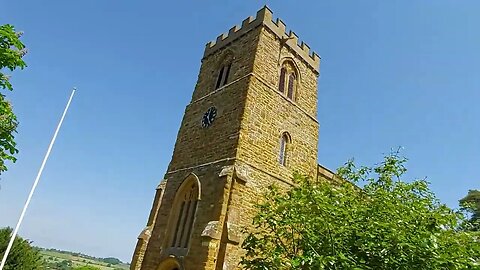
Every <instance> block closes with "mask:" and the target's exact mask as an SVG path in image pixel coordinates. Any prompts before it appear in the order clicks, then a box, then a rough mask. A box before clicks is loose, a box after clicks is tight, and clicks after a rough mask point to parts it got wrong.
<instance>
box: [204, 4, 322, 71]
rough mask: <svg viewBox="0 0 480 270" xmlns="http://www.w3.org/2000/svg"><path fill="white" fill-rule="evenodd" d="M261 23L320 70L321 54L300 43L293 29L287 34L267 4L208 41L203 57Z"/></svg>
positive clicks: (283, 24)
mask: <svg viewBox="0 0 480 270" xmlns="http://www.w3.org/2000/svg"><path fill="white" fill-rule="evenodd" d="M260 25H263V26H265V27H267V28H268V29H270V30H271V31H272V32H273V33H275V35H276V36H277V37H278V38H279V39H281V40H283V41H285V45H287V46H288V47H289V48H290V49H292V50H293V51H294V52H295V53H296V54H298V55H299V56H300V57H301V58H302V59H303V60H304V61H305V62H306V63H308V64H309V65H310V67H312V68H313V69H314V70H315V71H316V72H318V71H319V66H320V56H319V55H318V54H317V53H315V52H314V51H310V47H309V46H308V45H307V44H306V43H304V42H303V41H302V42H301V43H300V44H299V43H298V42H299V40H298V36H297V35H296V34H295V33H294V32H293V31H289V32H288V34H287V33H286V25H285V23H283V21H282V20H280V19H276V21H273V13H272V11H271V10H270V9H269V8H268V7H267V6H264V7H263V8H262V9H260V10H259V11H257V16H256V17H255V18H253V17H252V16H250V17H248V18H247V19H245V20H243V22H242V25H241V26H238V25H235V26H234V27H232V28H230V30H229V31H228V33H223V34H221V35H220V36H218V37H217V39H216V40H215V41H210V42H208V43H207V45H206V47H205V52H204V54H203V57H204V58H205V57H207V56H209V55H211V54H213V53H214V52H216V51H217V50H219V49H221V48H223V47H225V46H226V45H228V44H230V43H231V42H232V41H234V40H236V39H238V38H239V37H241V36H243V35H244V34H246V33H248V32H249V31H250V30H252V29H255V28H257V27H258V26H260Z"/></svg>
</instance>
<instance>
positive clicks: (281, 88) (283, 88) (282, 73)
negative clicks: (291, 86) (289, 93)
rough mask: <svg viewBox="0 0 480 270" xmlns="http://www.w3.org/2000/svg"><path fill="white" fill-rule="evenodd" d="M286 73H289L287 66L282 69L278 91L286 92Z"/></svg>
mask: <svg viewBox="0 0 480 270" xmlns="http://www.w3.org/2000/svg"><path fill="white" fill-rule="evenodd" d="M285 73H287V69H286V68H282V69H281V70H280V81H279V82H278V91H280V92H282V93H283V92H285Z"/></svg>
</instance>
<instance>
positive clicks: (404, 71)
mask: <svg viewBox="0 0 480 270" xmlns="http://www.w3.org/2000/svg"><path fill="white" fill-rule="evenodd" d="M267 3H268V5H269V6H270V7H271V9H272V10H273V11H274V14H275V16H276V17H277V16H279V17H281V18H282V19H283V20H284V21H285V22H286V24H287V27H288V28H290V29H293V30H294V31H295V32H296V33H297V34H298V35H299V36H300V38H301V39H302V40H304V41H306V42H307V43H308V44H309V45H310V46H311V47H312V48H313V49H314V50H315V51H316V52H318V54H320V55H321V56H322V63H321V76H320V79H319V106H318V108H319V114H318V115H319V121H320V145H319V161H320V163H322V164H323V165H326V166H327V167H329V168H332V169H335V168H337V167H338V166H339V165H341V164H342V163H343V162H345V161H346V160H347V159H348V158H351V157H355V158H356V159H357V161H358V162H359V163H361V164H372V163H376V162H378V161H380V160H381V157H382V153H385V152H389V150H390V148H392V147H393V148H395V147H397V146H403V147H405V150H404V152H403V153H404V154H405V155H406V156H407V157H408V158H409V159H410V161H409V164H408V167H409V173H408V177H410V179H413V178H415V177H418V178H423V177H427V179H428V180H429V181H431V183H432V189H433V190H434V191H435V192H436V194H437V195H438V197H439V198H440V199H441V201H442V202H444V203H447V204H448V205H449V206H451V207H456V206H457V200H458V199H459V198H461V197H463V196H464V195H465V194H466V193H467V190H468V189H472V188H480V179H479V178H480V177H479V175H478V166H479V164H480V154H479V150H480V121H479V120H478V119H477V118H478V117H479V116H480V106H478V102H479V100H480V74H479V73H480V68H479V65H480V50H479V48H480V35H479V32H478V26H479V25H480V16H478V10H480V2H479V1H476V0H475V1H474V0H472V1H454V0H450V1H444V0H437V1H383V0H377V1H354V0H352V1H337V0H329V1H324V0H322V1H310V3H307V1H305V3H302V4H298V3H296V1H267ZM263 4H265V2H262V1H253V0H248V1H211V0H206V1H168V2H167V1H145V0H138V1H112V0H110V1H98V0H84V1H60V0H52V1H30V2H29V3H28V4H27V3H26V2H25V1H4V2H3V3H2V4H1V9H0V23H1V24H3V23H11V24H14V25H15V26H16V27H17V29H18V30H23V31H24V32H25V35H24V37H23V40H24V42H25V43H26V44H27V46H28V48H29V53H28V56H27V57H26V61H27V62H28V65H29V66H28V68H27V69H25V70H24V71H21V72H15V73H14V76H13V83H14V86H15V91H14V92H13V93H8V97H9V98H10V99H11V101H12V103H13V105H14V109H15V112H16V113H17V114H18V118H19V120H20V127H19V129H18V132H19V133H18V135H17V137H16V138H17V140H18V146H19V148H20V150H21V151H20V154H19V155H18V162H17V163H16V164H14V165H10V170H9V171H8V172H7V173H5V174H4V175H2V177H1V181H0V184H1V190H0V226H6V225H10V226H14V224H15V222H16V220H17V218H18V216H19V214H20V210H21V207H22V205H23V203H24V201H25V199H26V197H27V195H28V191H29V189H30V186H31V184H32V182H33V179H34V177H35V175H36V172H37V170H38V167H39V165H40V163H41V160H42V158H43V155H44V153H45V150H46V148H47V146H48V143H49V141H50V138H51V136H52V134H53V131H54V128H55V126H56V124H57V121H58V119H59V117H60V115H61V112H62V110H63V107H64V105H65V103H66V101H67V98H68V95H69V92H70V89H71V87H72V86H77V87H78V89H79V90H78V93H77V96H76V97H75V99H74V101H73V104H72V107H71V110H70V112H69V114H68V116H67V119H66V122H65V123H64V126H63V129H62V130H61V133H60V135H59V137H58V140H57V144H56V145H55V147H54V149H53V152H52V155H51V158H50V160H49V163H48V164H47V167H46V169H45V171H44V175H43V178H42V179H41V182H40V185H39V187H38V190H37V191H38V192H37V193H36V194H35V196H34V198H33V201H32V204H31V208H30V209H29V211H28V212H27V216H26V218H25V221H24V224H23V226H22V228H21V235H23V236H25V237H27V238H29V239H31V240H33V241H34V243H35V244H37V245H40V246H44V247H55V248H60V249H67V250H73V251H81V252H84V253H87V254H91V255H95V256H115V257H119V258H120V259H122V260H124V261H130V258H131V254H132V251H133V249H134V247H135V243H136V237H137V235H138V233H139V232H140V231H141V229H142V228H143V227H144V225H145V223H146V221H147V215H148V212H149V210H150V207H151V202H152V199H153V195H154V189H155V187H156V185H157V184H158V183H159V181H160V180H161V179H162V177H163V174H164V173H165V169H166V166H167V165H168V162H169V161H170V157H171V154H172V150H173V145H174V142H175V138H176V134H177V131H178V127H179V124H180V121H181V118H182V115H183V112H184V109H185V106H186V105H187V103H188V102H189V100H190V97H191V94H192V91H193V88H194V85H195V81H196V79H197V74H198V69H199V65H200V59H201V57H202V53H203V49H204V45H205V43H206V42H207V41H209V40H213V39H215V38H216V37H217V35H219V34H220V33H222V32H226V31H228V29H229V28H230V27H232V26H233V25H235V24H240V23H241V21H242V20H243V19H244V18H246V17H247V16H249V15H255V12H256V11H257V10H258V9H259V8H260V7H261V6H262V5H263Z"/></svg>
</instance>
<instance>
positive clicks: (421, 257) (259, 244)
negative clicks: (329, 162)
mask: <svg viewBox="0 0 480 270" xmlns="http://www.w3.org/2000/svg"><path fill="white" fill-rule="evenodd" d="M405 162H406V159H405V158H403V157H400V156H399V155H398V153H397V152H395V153H393V154H390V155H387V156H386V157H385V158H384V160H383V162H381V163H380V164H378V165H376V166H373V167H356V165H355V163H354V162H353V161H349V162H347V163H346V164H345V165H344V166H343V167H341V168H339V169H338V171H337V176H338V177H339V179H341V180H342V181H339V183H336V184H332V183H331V182H329V181H325V180H317V179H311V178H309V177H305V176H300V175H296V176H295V177H294V181H295V184H296V185H295V186H294V187H293V188H292V189H290V190H288V191H283V190H279V189H278V188H276V187H274V186H272V187H270V188H269V191H268V193H267V194H266V196H265V200H264V201H263V202H261V203H260V204H258V206H257V207H258V214H257V215H256V216H255V218H254V220H253V223H254V225H255V229H254V230H253V231H250V232H249V234H248V236H247V238H246V240H245V241H244V242H243V244H242V246H243V248H244V249H245V251H246V254H245V256H244V257H243V259H242V262H241V264H242V265H243V266H244V267H245V268H246V269H254V270H257V269H258V270H259V269H262V270H273V269H282V270H283V269H315V270H316V269H352V270H354V269H357V270H359V269H377V270H378V269H380V270H381V269H385V270H387V269H388V270H390V269H398V270H402V269H405V270H407V269H423V270H428V269H432V270H433V269H479V268H480V242H479V241H480V237H479V235H478V234H476V233H475V232H469V231H464V230H462V226H463V225H464V224H465V222H466V217H465V214H464V212H461V211H460V210H458V211H456V210H452V209H450V208H449V207H447V206H446V205H444V204H441V203H440V202H439V201H438V199H437V198H436V197H435V195H434V194H433V193H432V192H431V191H430V189H429V186H428V183H427V182H426V181H425V180H415V181H411V182H405V181H402V176H403V175H404V173H405V171H406V167H405ZM352 183H353V184H352ZM354 184H356V185H359V186H362V185H363V187H362V188H361V189H360V188H358V187H357V186H356V185H354Z"/></svg>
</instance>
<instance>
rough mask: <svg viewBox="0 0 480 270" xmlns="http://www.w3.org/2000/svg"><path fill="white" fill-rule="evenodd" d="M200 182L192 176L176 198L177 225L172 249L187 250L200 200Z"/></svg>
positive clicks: (183, 184) (186, 180) (185, 182)
mask: <svg viewBox="0 0 480 270" xmlns="http://www.w3.org/2000/svg"><path fill="white" fill-rule="evenodd" d="M199 190H200V187H199V185H198V180H197V179H196V177H195V176H190V177H188V178H187V179H185V180H184V183H182V185H181V186H180V188H179V190H178V191H177V195H176V196H175V202H174V211H175V212H174V213H175V223H174V226H175V227H174V228H173V235H172V241H171V247H174V248H187V247H188V244H189V242H190V236H191V234H192V228H193V222H194V219H195V213H196V211H197V204H198V199H199Z"/></svg>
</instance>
